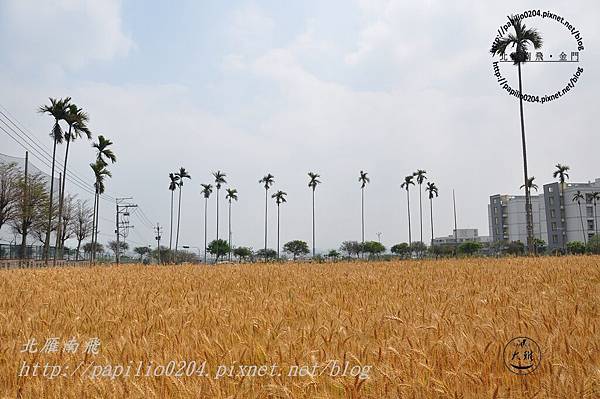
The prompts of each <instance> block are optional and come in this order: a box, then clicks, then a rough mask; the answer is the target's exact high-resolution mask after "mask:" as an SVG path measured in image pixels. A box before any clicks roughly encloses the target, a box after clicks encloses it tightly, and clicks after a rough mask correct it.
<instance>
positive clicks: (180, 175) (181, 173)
mask: <svg viewBox="0 0 600 399" xmlns="http://www.w3.org/2000/svg"><path fill="white" fill-rule="evenodd" d="M175 176H177V177H178V178H179V179H178V180H179V184H178V185H177V186H178V187H179V204H178V205H177V234H176V235H175V253H177V249H178V248H179V222H180V220H181V188H182V187H183V179H190V180H191V179H192V176H190V175H189V173H188V172H187V170H185V168H184V167H180V168H179V172H175Z"/></svg>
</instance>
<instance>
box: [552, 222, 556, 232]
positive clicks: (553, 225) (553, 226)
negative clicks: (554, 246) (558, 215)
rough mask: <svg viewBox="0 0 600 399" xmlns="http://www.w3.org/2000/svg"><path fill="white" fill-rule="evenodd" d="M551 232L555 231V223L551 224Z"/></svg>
mask: <svg viewBox="0 0 600 399" xmlns="http://www.w3.org/2000/svg"><path fill="white" fill-rule="evenodd" d="M552 231H556V222H552Z"/></svg>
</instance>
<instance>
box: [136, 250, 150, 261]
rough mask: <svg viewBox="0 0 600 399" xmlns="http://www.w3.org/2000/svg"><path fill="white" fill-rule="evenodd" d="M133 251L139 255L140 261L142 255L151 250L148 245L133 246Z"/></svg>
mask: <svg viewBox="0 0 600 399" xmlns="http://www.w3.org/2000/svg"><path fill="white" fill-rule="evenodd" d="M133 252H135V253H136V254H138V255H139V260H140V262H141V261H142V258H143V257H144V255H148V254H150V252H152V251H151V250H150V248H148V247H135V248H133Z"/></svg>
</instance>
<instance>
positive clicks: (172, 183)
mask: <svg viewBox="0 0 600 399" xmlns="http://www.w3.org/2000/svg"><path fill="white" fill-rule="evenodd" d="M177 187H179V176H177V175H176V174H175V173H169V191H171V227H170V229H169V254H171V255H172V253H171V251H172V250H173V197H174V194H175V190H177ZM161 259H162V258H161ZM164 259H171V261H172V260H173V259H172V258H164Z"/></svg>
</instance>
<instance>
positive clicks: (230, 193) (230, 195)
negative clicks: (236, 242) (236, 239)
mask: <svg viewBox="0 0 600 399" xmlns="http://www.w3.org/2000/svg"><path fill="white" fill-rule="evenodd" d="M225 199H226V200H227V201H228V202H229V217H228V218H227V221H228V224H229V261H231V248H232V247H231V201H237V200H238V191H237V190H236V189H235V188H228V189H227V194H226V195H225Z"/></svg>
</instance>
